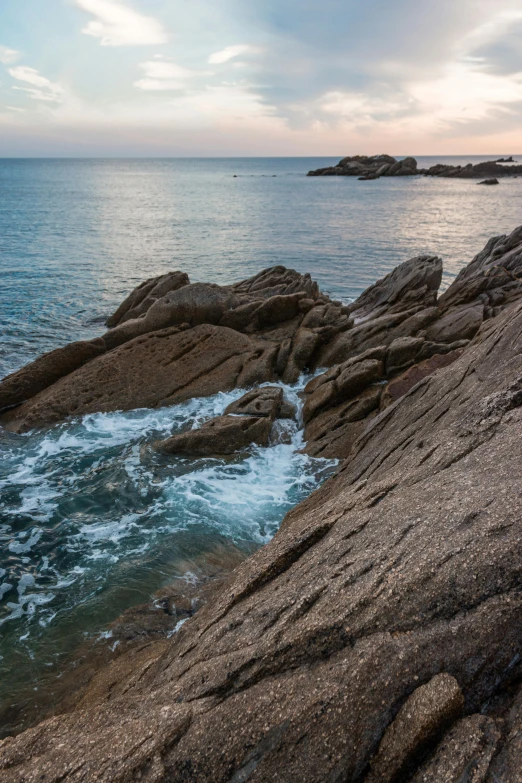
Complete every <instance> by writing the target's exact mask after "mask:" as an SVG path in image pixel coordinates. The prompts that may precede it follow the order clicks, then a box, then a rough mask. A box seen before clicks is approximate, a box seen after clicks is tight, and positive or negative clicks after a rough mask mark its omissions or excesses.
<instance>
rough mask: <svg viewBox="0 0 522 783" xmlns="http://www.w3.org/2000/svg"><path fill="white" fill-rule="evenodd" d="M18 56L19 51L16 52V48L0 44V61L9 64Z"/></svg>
mask: <svg viewBox="0 0 522 783" xmlns="http://www.w3.org/2000/svg"><path fill="white" fill-rule="evenodd" d="M19 57H20V52H17V51H16V49H8V48H7V46H0V63H4V65H9V64H10V63H15V62H16V61H17V60H18V58H19Z"/></svg>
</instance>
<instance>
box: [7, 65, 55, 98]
mask: <svg viewBox="0 0 522 783" xmlns="http://www.w3.org/2000/svg"><path fill="white" fill-rule="evenodd" d="M7 70H8V73H9V74H10V75H11V76H12V77H13V79H16V80H17V81H20V82H25V83H26V84H30V85H31V87H19V86H15V87H13V90H19V91H21V92H25V93H27V94H28V95H29V97H31V98H34V99H35V100H38V101H49V102H56V101H61V100H62V97H63V94H64V91H63V88H62V87H61V86H60V85H59V84H55V83H54V82H51V81H50V80H49V79H47V78H46V77H45V76H42V75H41V74H40V73H38V71H37V70H36V69H35V68H29V66H27V65H17V66H15V67H14V68H8V69H7Z"/></svg>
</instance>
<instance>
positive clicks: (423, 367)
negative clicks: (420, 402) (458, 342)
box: [381, 350, 462, 408]
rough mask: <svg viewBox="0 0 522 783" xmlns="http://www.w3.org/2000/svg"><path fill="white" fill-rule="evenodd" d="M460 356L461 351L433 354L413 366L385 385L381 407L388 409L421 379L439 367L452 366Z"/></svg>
mask: <svg viewBox="0 0 522 783" xmlns="http://www.w3.org/2000/svg"><path fill="white" fill-rule="evenodd" d="M461 354H462V350H456V351H451V352H450V353H447V354H435V355H434V356H432V357H431V358H430V359H425V360H424V361H422V362H419V363H418V364H414V365H413V367H410V368H409V369H408V370H406V371H405V372H403V373H402V374H401V375H399V376H397V378H394V379H393V380H391V381H390V382H389V383H388V384H387V386H386V387H385V389H384V391H383V394H382V401H381V407H383V408H386V407H388V405H391V404H392V402H395V401H396V400H398V399H400V397H403V396H404V395H405V394H406V393H407V392H409V391H410V389H413V387H414V386H415V385H416V384H417V383H419V381H422V379H423V378H427V377H428V376H429V375H433V373H435V372H437V370H439V369H440V368H441V367H447V366H448V365H449V364H452V363H453V362H454V361H456V359H458V358H459V356H460V355H461Z"/></svg>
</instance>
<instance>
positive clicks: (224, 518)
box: [0, 155, 522, 731]
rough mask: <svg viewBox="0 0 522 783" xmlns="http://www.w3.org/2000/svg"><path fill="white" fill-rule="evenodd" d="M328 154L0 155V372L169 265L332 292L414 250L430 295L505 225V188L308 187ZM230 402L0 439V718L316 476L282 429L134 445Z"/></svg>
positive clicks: (413, 184) (215, 277) (103, 418)
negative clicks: (243, 436)
mask: <svg viewBox="0 0 522 783" xmlns="http://www.w3.org/2000/svg"><path fill="white" fill-rule="evenodd" d="M498 157H500V155H499V156H498ZM418 160H419V164H420V165H421V166H427V165H430V164H431V163H433V162H434V160H435V159H429V158H419V159H418ZM437 160H442V162H445V161H450V160H455V161H456V162H462V163H466V162H469V161H477V160H480V158H462V159H437ZM336 161H337V158H336V159H333V158H331V159H330V158H320V159H310V158H307V159H304V158H277V159H234V160H232V159H225V160H224V159H216V160H202V159H198V160H0V271H1V280H2V285H1V286H0V335H1V339H0V377H1V376H3V375H5V374H7V373H8V372H11V371H13V370H15V369H17V368H18V367H20V366H22V365H23V364H25V363H26V362H27V361H30V360H31V359H33V358H35V357H36V356H37V355H39V354H40V353H42V352H44V351H46V350H49V349H51V348H54V347H57V346H59V345H63V344H64V343H66V342H68V341H70V340H75V339H82V338H89V337H94V336H96V335H98V334H100V333H101V332H102V331H103V321H104V319H105V318H106V317H107V315H108V314H109V313H110V312H111V311H113V310H114V309H115V307H116V306H117V304H118V303H119V302H120V301H121V299H122V298H123V297H124V296H125V295H126V294H127V293H128V291H129V290H130V289H131V288H133V287H134V286H135V285H136V284H137V283H138V282H140V281H141V280H143V279H144V278H146V277H150V276H153V275H157V274H160V273H162V272H165V271H167V270H171V269H182V270H185V271H186V272H188V274H189V275H190V277H191V279H192V280H193V281H195V280H208V281H212V282H218V283H229V282H233V281H236V280H239V279H242V278H244V277H247V276H250V275H252V274H254V273H256V272H258V271H259V270H260V269H262V268H264V267H266V266H271V265H274V264H285V265H286V266H290V267H294V268H296V269H298V270H300V271H302V272H310V273H311V274H312V275H313V277H314V278H315V279H317V280H318V281H319V283H320V284H321V286H322V287H323V288H324V289H325V290H327V291H328V292H329V293H331V294H332V295H333V296H334V297H336V298H341V299H344V300H349V299H352V298H354V297H356V296H357V295H358V294H359V293H361V291H362V290H364V288H366V287H367V286H368V285H369V284H371V283H372V282H374V281H375V280H376V279H377V278H378V277H381V276H382V275H384V274H385V273H387V272H388V271H390V270H391V269H392V268H393V267H394V266H396V265H397V264H398V263H400V262H402V261H404V260H406V259H407V258H410V257H412V256H414V255H417V254H420V253H434V254H438V255H441V256H442V257H443V259H444V264H445V275H444V285H447V284H448V283H449V282H450V281H451V279H452V278H453V277H454V275H455V274H456V273H457V272H458V271H459V269H461V268H462V266H463V265H464V264H466V263H467V262H468V261H469V260H470V259H471V258H472V257H473V255H474V254H475V253H476V252H478V251H479V250H480V249H481V248H482V247H483V245H484V243H485V242H486V240H487V239H488V238H489V237H490V236H492V235H495V234H500V233H507V232H510V231H511V230H512V229H513V228H515V227H516V226H517V225H518V224H520V223H521V222H522V178H520V179H513V180H509V181H502V182H501V184H500V185H499V186H498V187H495V188H484V187H477V183H476V182H475V181H465V180H462V181H458V180H456V181H452V180H431V179H424V178H415V179H383V180H378V181H376V182H358V181H357V180H355V179H352V178H344V177H343V178H306V176H305V174H306V172H307V171H308V170H309V169H312V168H318V167H319V166H326V165H330V164H332V163H335V162H336ZM234 175H235V176H234ZM298 388H299V386H298V387H296V388H287V389H286V393H287V394H288V395H289V396H290V397H293V398H294V399H296V393H297V391H298ZM239 394H240V392H237V393H236V394H235V395H232V397H234V396H238V395H239ZM232 397H231V396H230V395H217V397H215V398H212V399H210V400H195V401H192V402H190V403H186V404H185V405H182V406H175V407H173V408H168V409H163V410H158V411H148V410H140V411H135V412H131V413H126V414H122V413H113V414H107V415H101V414H100V415H94V416H87V417H84V418H83V419H77V420H73V421H71V422H67V423H66V424H63V425H60V426H57V427H53V428H50V429H47V430H45V431H40V432H34V433H29V434H27V435H24V436H16V435H12V434H8V433H5V432H2V431H1V430H0V714H1V709H2V707H5V706H6V705H9V704H11V703H14V702H16V700H17V698H18V697H19V695H20V693H22V692H26V689H27V687H28V685H29V686H30V687H32V688H35V689H37V688H40V687H41V683H42V681H43V680H44V679H45V677H44V675H45V673H46V672H48V673H49V676H51V675H52V674H53V673H54V672H56V671H59V668H60V665H61V662H62V660H63V656H64V655H66V654H67V653H68V652H70V651H71V650H72V649H74V647H75V646H76V645H78V644H79V643H80V642H81V641H82V639H84V638H85V636H87V637H88V638H92V639H96V638H97V635H99V634H101V633H102V631H103V629H104V627H105V625H106V624H107V623H108V622H110V621H111V620H113V619H114V618H115V617H117V616H118V614H119V613H120V612H121V611H122V610H123V609H125V608H126V607H128V606H130V605H133V604H136V603H139V602H142V601H146V600H148V598H149V596H150V595H151V594H152V593H153V592H154V591H155V590H157V589H158V588H159V587H161V586H162V585H164V584H166V583H168V582H171V581H172V580H173V579H176V578H190V573H191V569H192V568H193V567H195V566H194V564H195V563H197V562H201V559H202V558H203V559H204V557H205V553H207V552H211V551H214V550H215V549H216V547H226V546H227V545H228V544H234V546H239V547H243V548H244V550H245V552H247V551H251V550H252V548H253V547H256V546H259V545H261V544H262V543H263V542H266V541H267V540H269V539H270V537H271V536H272V535H273V534H274V532H275V530H276V529H277V526H278V525H279V523H280V521H281V519H282V517H283V515H284V513H285V512H286V511H287V510H288V509H289V508H290V507H291V506H292V505H294V504H295V503H297V502H298V501H299V500H301V499H302V498H303V497H305V496H306V495H307V494H308V493H309V492H310V491H312V490H313V489H314V488H315V487H316V486H317V485H318V483H319V482H320V481H321V480H323V479H324V477H325V476H326V475H327V474H328V472H329V471H331V470H332V467H333V466H332V465H331V464H329V463H325V462H324V461H320V460H312V459H309V458H307V457H304V456H302V455H300V454H298V453H297V450H298V448H299V446H300V445H301V443H302V440H301V439H302V434H301V432H300V430H299V428H295V430H294V431H293V432H292V433H291V436H292V442H291V443H289V444H287V445H274V446H272V447H270V448H268V449H254V450H252V452H251V453H249V454H248V455H246V457H242V458H238V459H236V460H234V461H232V462H222V461H219V460H198V461H190V460H183V459H171V460H166V459H165V458H160V457H159V456H158V455H155V454H154V452H153V451H152V450H151V449H150V442H151V441H152V440H154V439H156V438H158V437H159V436H165V435H167V434H169V433H170V432H172V431H174V430H176V429H179V428H181V427H183V426H186V425H187V422H189V423H191V424H193V425H194V426H195V425H196V424H197V422H199V421H202V420H204V419H206V418H209V417H211V416H212V415H215V414H216V413H219V412H221V411H222V410H223V409H224V407H225V406H226V404H228V402H229V401H230V399H231V398H232ZM8 728H9V727H8V726H7V727H4V731H5V730H8Z"/></svg>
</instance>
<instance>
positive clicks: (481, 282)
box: [439, 226, 522, 311]
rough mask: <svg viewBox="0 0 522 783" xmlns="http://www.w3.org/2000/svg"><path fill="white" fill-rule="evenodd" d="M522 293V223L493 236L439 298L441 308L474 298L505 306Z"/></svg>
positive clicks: (460, 303) (495, 305) (465, 302)
mask: <svg viewBox="0 0 522 783" xmlns="http://www.w3.org/2000/svg"><path fill="white" fill-rule="evenodd" d="M521 293H522V226H520V227H519V228H516V229H515V230H514V231H513V232H512V233H511V234H510V235H509V236H498V237H493V238H492V239H490V240H489V242H488V243H487V244H486V246H485V248H484V249H483V250H481V252H480V253H478V255H476V256H475V258H474V259H473V261H472V262H471V263H470V264H468V265H467V266H466V267H464V269H462V271H461V272H459V274H458V275H457V277H456V278H455V280H454V281H453V283H452V284H451V285H450V287H449V288H448V290H447V291H445V292H444V293H443V294H442V296H441V297H440V299H439V306H440V308H441V310H443V311H446V310H448V309H450V308H452V307H456V306H458V305H462V304H468V303H470V302H473V301H477V303H478V302H481V303H482V304H485V305H489V306H491V307H498V306H505V304H507V303H508V302H511V301H514V300H515V299H517V298H518V297H519V296H520V295H521Z"/></svg>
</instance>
